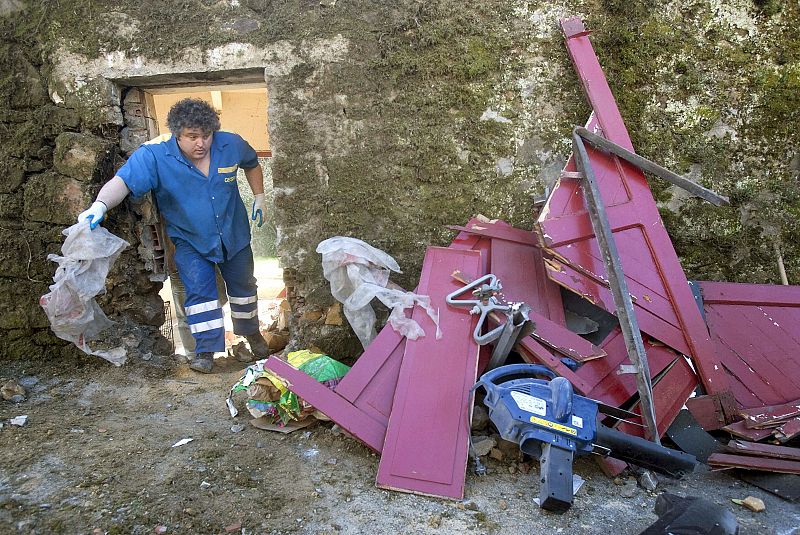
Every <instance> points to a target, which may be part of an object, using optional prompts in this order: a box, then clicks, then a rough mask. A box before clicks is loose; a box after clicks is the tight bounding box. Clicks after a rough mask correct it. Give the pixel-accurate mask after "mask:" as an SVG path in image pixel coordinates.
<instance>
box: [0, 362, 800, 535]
mask: <svg viewBox="0 0 800 535" xmlns="http://www.w3.org/2000/svg"><path fill="white" fill-rule="evenodd" d="M243 366H244V364H241V363H239V362H228V361H227V359H222V360H219V361H218V363H217V369H216V370H215V373H213V374H211V375H207V376H203V375H197V374H195V373H194V372H192V371H190V370H189V369H188V367H187V366H186V365H185V364H181V363H179V362H178V361H177V360H175V359H173V358H172V357H168V358H167V357H164V358H159V357H153V358H152V359H151V360H149V361H141V360H138V359H136V360H132V361H130V362H129V363H127V364H125V365H124V366H123V367H120V368H114V367H112V366H110V365H108V364H106V363H105V362H103V361H100V360H99V359H98V360H96V361H94V360H92V361H85V362H84V363H82V364H81V363H77V364H76V363H71V362H64V363H54V362H50V363H31V364H24V363H18V362H17V363H3V364H2V365H0V377H2V378H4V379H3V382H5V380H7V379H15V380H19V381H22V382H23V383H25V384H27V385H29V387H28V398H27V400H26V401H24V402H22V403H19V404H12V403H10V402H8V401H0V421H2V422H4V425H3V428H2V429H0V532H1V533H37V534H38V533H70V534H82V533H86V534H102V533H133V534H145V533H147V534H150V533H192V534H193V533H242V534H249V533H309V534H323V533H328V534H334V533H341V534H350V533H353V534H355V533H382V532H395V533H463V532H474V533H569V534H575V533H586V534H603V535H609V534H637V533H639V532H640V531H641V530H642V529H644V528H645V527H646V526H648V525H649V524H651V523H652V522H654V521H655V520H656V516H655V514H654V513H653V505H654V502H655V499H656V496H657V495H658V494H659V493H661V492H665V491H668V492H672V493H675V494H679V495H682V496H702V497H705V498H707V499H709V500H711V501H713V502H715V503H718V504H720V505H722V506H724V507H727V508H728V509H730V510H731V511H732V512H733V513H734V514H735V515H736V517H737V518H738V520H739V525H740V532H741V533H742V534H743V535H748V534H765V533H774V534H780V535H789V534H798V533H800V508H798V507H797V505H796V504H791V503H788V502H785V501H783V500H781V499H780V498H778V497H776V496H773V495H771V494H768V493H765V492H763V491H761V490H760V489H758V488H755V487H751V486H749V485H747V484H745V483H743V482H740V481H738V480H737V479H735V478H733V477H731V476H729V475H728V474H726V473H710V472H705V473H699V474H696V475H694V476H692V477H689V478H687V479H684V480H681V481H671V480H663V479H662V480H661V481H660V484H659V486H658V488H657V489H656V491H655V492H648V491H645V490H643V489H642V488H640V487H638V486H636V483H635V479H633V478H632V477H631V478H630V479H629V478H627V477H625V476H623V477H622V478H619V479H618V480H616V482H615V481H612V480H611V479H609V478H607V477H606V476H604V475H603V474H602V472H600V471H599V469H598V468H597V467H596V465H595V464H594V462H592V461H591V460H590V459H579V460H578V461H577V462H576V464H575V467H574V470H575V473H577V474H579V475H581V476H582V477H583V478H584V479H586V483H585V485H584V486H583V488H582V489H581V490H580V491H579V493H578V494H577V496H576V498H575V503H574V506H573V507H572V509H570V510H569V511H568V512H567V513H566V514H563V515H558V514H553V513H548V512H544V511H542V510H540V509H539V508H538V507H537V506H536V505H535V504H534V503H533V502H532V499H533V498H534V497H535V496H536V495H537V493H538V483H537V481H536V474H537V467H536V465H535V463H522V464H520V463H519V462H518V460H517V459H504V460H502V461H497V460H494V459H488V461H487V464H488V468H489V474H488V475H486V476H483V477H477V476H475V475H474V474H472V473H471V471H470V473H469V474H468V477H467V486H466V499H465V500H464V501H460V502H451V501H445V500H439V499H434V498H427V497H422V496H415V495H411V494H402V493H397V492H389V491H385V490H380V489H377V488H376V487H375V486H374V480H375V474H376V472H377V468H378V457H377V456H376V455H375V454H373V453H371V452H370V451H369V450H368V449H367V448H365V447H363V446H362V445H361V444H359V443H358V442H356V441H355V440H353V439H351V438H349V437H347V436H345V435H344V434H342V433H340V432H337V431H336V430H335V428H333V426H332V424H331V423H330V422H325V423H319V424H316V425H314V426H313V427H310V428H308V429H304V430H300V431H296V432H294V433H292V434H288V435H283V434H279V433H273V432H268V431H261V430H258V429H256V428H254V427H252V426H250V425H247V422H248V420H249V415H248V414H247V411H246V410H242V411H241V414H240V416H239V417H237V418H235V419H232V418H230V415H229V414H228V411H227V409H226V407H225V397H226V396H227V392H228V389H229V388H230V386H231V385H232V384H233V383H234V382H235V381H236V380H237V379H238V378H239V375H240V372H241V369H242V367H243ZM34 383H35V384H34ZM20 415H27V416H28V421H27V424H26V425H25V426H23V427H16V426H11V425H9V424H8V420H9V419H10V418H13V417H15V416H20ZM236 424H244V425H243V426H239V427H236ZM232 427H234V429H235V430H236V432H235V431H234V430H232V429H231V428H232ZM240 427H243V430H239V428H240ZM184 438H192V439H193V440H192V441H191V442H189V443H187V444H185V445H183V446H179V447H175V448H173V447H171V446H172V445H173V444H175V443H176V442H178V441H179V440H181V439H184ZM528 468H530V470H529V472H528V473H525V471H526V470H528ZM750 495H752V496H755V497H758V498H761V499H762V500H764V503H765V504H766V511H765V512H763V513H753V512H750V511H749V510H746V509H744V508H742V507H740V506H737V505H735V504H733V503H732V502H731V499H732V498H745V497H747V496H750Z"/></svg>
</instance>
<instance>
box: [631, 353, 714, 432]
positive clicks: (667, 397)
mask: <svg viewBox="0 0 800 535" xmlns="http://www.w3.org/2000/svg"><path fill="white" fill-rule="evenodd" d="M697 384H698V381H697V376H696V375H695V374H694V371H693V370H692V368H691V366H689V364H688V363H687V362H686V360H685V359H684V358H683V357H682V356H679V357H678V358H677V359H676V360H674V361H673V362H672V363H671V365H670V366H669V367H668V368H667V370H666V371H665V372H664V373H663V374H662V375H661V376H660V377H657V378H656V381H655V384H654V385H653V408H654V410H655V413H656V416H657V418H658V434H659V436H663V435H664V434H665V433H666V432H667V429H669V426H670V425H672V422H673V421H674V420H675V418H676V417H677V416H678V414H679V413H680V411H681V408H682V407H683V405H684V403H685V402H686V400H687V399H688V398H689V396H690V395H691V394H692V392H693V391H694V389H695V388H697ZM631 410H633V411H634V412H639V404H638V402H637V403H636V404H635V405H634V406H633V407H632V408H631ZM618 428H619V430H620V431H624V432H625V433H628V434H629V435H635V436H642V428H641V427H638V426H635V425H631V424H626V423H622V424H620V425H619V427H618Z"/></svg>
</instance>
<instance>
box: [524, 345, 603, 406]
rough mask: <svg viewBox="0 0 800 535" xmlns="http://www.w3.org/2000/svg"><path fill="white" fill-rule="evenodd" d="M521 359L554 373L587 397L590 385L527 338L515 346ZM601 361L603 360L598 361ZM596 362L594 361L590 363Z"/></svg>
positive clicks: (544, 348)
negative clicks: (540, 365)
mask: <svg viewBox="0 0 800 535" xmlns="http://www.w3.org/2000/svg"><path fill="white" fill-rule="evenodd" d="M517 348H518V350H519V353H520V356H522V359H523V360H524V361H525V362H527V363H529V364H542V365H543V366H545V367H546V368H548V369H549V370H551V371H553V372H554V373H556V374H558V375H560V376H561V377H564V378H565V379H567V380H569V382H570V383H572V387H573V388H574V389H575V390H576V391H577V392H578V393H579V394H581V395H584V396H585V395H587V394H588V392H589V391H590V390H591V385H590V384H588V383H587V382H586V381H584V380H583V379H582V378H581V377H580V376H579V375H578V374H577V373H575V372H574V371H572V370H571V369H570V368H569V367H567V365H566V364H564V363H563V362H561V357H560V356H557V355H554V354H553V352H552V351H551V350H550V349H549V348H547V347H545V346H544V345H542V344H540V343H539V342H537V341H536V340H534V339H533V338H532V337H530V336H528V337H527V338H523V339H522V340H520V341H519V344H518V346H517ZM600 360H603V359H600ZM592 362H596V361H592Z"/></svg>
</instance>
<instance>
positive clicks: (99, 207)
mask: <svg viewBox="0 0 800 535" xmlns="http://www.w3.org/2000/svg"><path fill="white" fill-rule="evenodd" d="M107 211H108V207H107V206H106V203H104V202H103V201H94V202H93V203H92V205H91V206H90V207H89V209H88V210H84V211H83V212H81V213H80V214H79V215H78V223H83V222H84V221H88V222H89V228H90V229H92V230H94V228H95V227H96V226H97V225H99V224H100V222H101V221H102V220H103V218H104V217H105V215H106V212H107Z"/></svg>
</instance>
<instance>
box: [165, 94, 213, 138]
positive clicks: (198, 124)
mask: <svg viewBox="0 0 800 535" xmlns="http://www.w3.org/2000/svg"><path fill="white" fill-rule="evenodd" d="M219 126H220V125H219V115H218V114H217V112H216V110H214V108H212V107H211V105H210V104H209V103H208V102H206V101H205V100H201V99H199V98H185V99H183V100H179V101H178V102H176V103H175V104H174V105H173V106H172V107H171V108H170V109H169V113H168V114H167V128H169V131H170V132H172V135H173V136H175V137H178V135H179V134H180V133H181V131H182V130H183V129H184V128H199V129H200V130H202V131H203V132H204V133H206V134H211V133H212V132H216V131H217V130H219Z"/></svg>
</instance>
